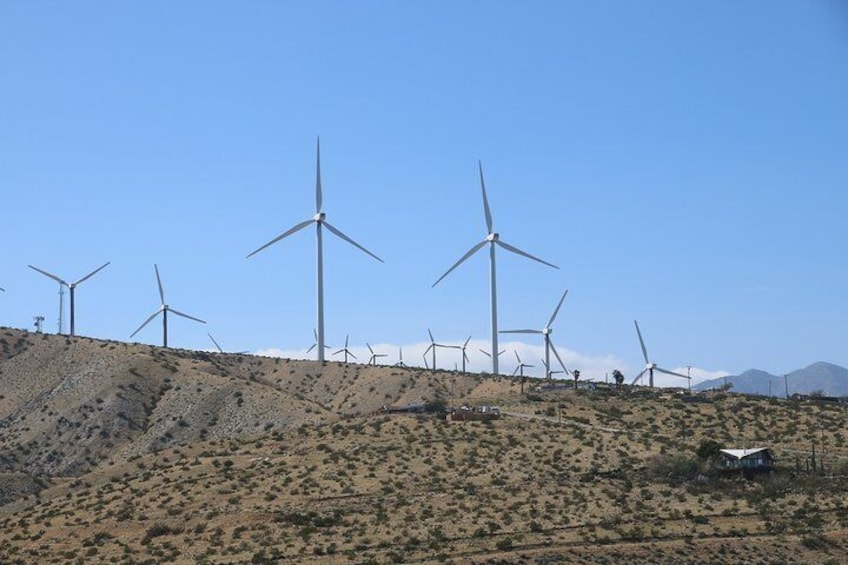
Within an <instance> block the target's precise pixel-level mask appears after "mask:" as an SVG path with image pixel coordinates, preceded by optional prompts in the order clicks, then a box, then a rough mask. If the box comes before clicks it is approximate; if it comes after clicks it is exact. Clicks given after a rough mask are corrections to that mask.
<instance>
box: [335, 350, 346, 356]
mask: <svg viewBox="0 0 848 565" xmlns="http://www.w3.org/2000/svg"><path fill="white" fill-rule="evenodd" d="M339 353H344V349H339V350H338V351H334V352H333V355H338V354H339Z"/></svg>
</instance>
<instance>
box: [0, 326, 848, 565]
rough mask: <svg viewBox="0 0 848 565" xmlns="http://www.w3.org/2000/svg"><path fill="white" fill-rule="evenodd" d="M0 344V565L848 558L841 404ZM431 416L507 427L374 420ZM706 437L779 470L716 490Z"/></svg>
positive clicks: (4, 337)
mask: <svg viewBox="0 0 848 565" xmlns="http://www.w3.org/2000/svg"><path fill="white" fill-rule="evenodd" d="M0 349H2V354H1V355H0V384H2V392H3V397H2V399H0V432H2V442H0V457H2V458H0V464H2V468H0V472H2V474H0V497H2V500H0V502H3V505H2V506H0V526H2V528H1V529H0V562H2V563H47V562H54V563H69V564H70V563H86V564H87V563H125V564H133V563H135V564H137V563H151V564H152V563H185V564H195V563H397V562H407V563H408V562H417V563H427V562H454V563H512V562H522V563H527V562H530V563H598V564H601V563H664V564H672V563H674V564H679V563H691V564H695V563H761V564H766V563H830V564H836V563H844V562H848V538H846V533H848V504H846V503H845V494H846V493H848V480H846V479H845V478H844V477H845V476H846V475H848V443H846V437H845V432H844V430H845V429H846V424H848V410H846V407H845V405H841V404H836V403H827V402H809V401H783V400H777V399H774V398H772V399H767V398H762V399H758V398H752V397H746V396H743V395H736V394H725V393H719V394H716V393H703V394H694V395H689V394H680V393H676V392H672V391H651V390H647V389H645V388H642V387H637V388H631V387H626V386H625V387H622V388H621V389H616V388H610V389H597V390H592V389H589V388H587V389H579V390H574V389H563V388H559V389H557V390H544V389H536V387H535V386H534V385H533V384H528V386H527V388H526V390H527V391H528V394H526V395H521V394H520V386H519V383H518V382H517V381H515V380H512V379H506V378H491V377H481V376H479V375H463V374H459V373H455V372H429V371H422V370H417V369H399V368H394V367H366V366H362V365H352V364H351V365H345V364H340V363H326V364H324V365H320V364H319V363H317V362H309V361H287V360H281V359H270V358H257V357H252V356H247V355H221V354H211V353H205V352H192V351H182V350H170V349H162V348H157V347H150V346H146V345H137V344H123V343H117V342H105V341H97V340H91V339H86V338H72V339H71V338H65V337H64V336H43V335H36V334H29V333H27V332H23V331H19V330H11V329H3V330H0ZM440 400H441V401H446V402H449V403H451V404H455V405H456V404H459V403H469V404H484V403H485V404H499V405H500V407H501V413H502V417H501V418H500V419H498V420H494V421H489V422H477V421H472V422H450V421H447V420H446V419H445V418H444V416H443V415H436V414H382V413H379V412H377V411H378V410H379V408H380V407H381V406H383V405H384V404H392V405H404V404H419V403H427V402H433V401H440ZM375 412H377V413H376V414H375ZM709 442H716V443H717V444H719V445H725V446H730V447H754V446H760V447H769V448H770V449H772V450H773V452H774V455H775V457H776V459H777V461H778V464H779V470H778V471H777V472H776V473H774V474H773V475H771V476H763V477H759V478H755V479H752V480H744V479H741V478H737V477H732V478H720V477H718V476H717V475H715V473H714V472H713V471H711V466H710V464H709V463H708V461H707V460H704V459H701V458H700V457H699V455H698V453H699V452H700V451H701V450H702V449H703V446H704V445H707V444H709ZM814 453H815V455H814Z"/></svg>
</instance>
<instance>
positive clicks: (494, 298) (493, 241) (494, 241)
mask: <svg viewBox="0 0 848 565" xmlns="http://www.w3.org/2000/svg"><path fill="white" fill-rule="evenodd" d="M477 166H478V168H479V169H480V187H481V189H482V190H483V211H484V213H485V215H486V230H487V232H486V238H485V239H483V241H481V242H480V243H478V244H476V245H475V246H474V247H472V248H471V249H469V250H468V252H466V253H465V255H463V256H462V257H461V258H460V259H459V261H457V262H456V263H454V264H453V266H452V267H451V268H450V269H448V270H447V271H445V274H443V275H442V276H441V277H439V279H438V280H437V281H436V282H434V283H433V286H436V285H437V284H439V282H441V280H442V279H443V278H445V277H446V276H448V274H450V272H451V271H453V270H454V269H456V268H457V267H458V266H459V265H461V264H462V263H463V262H465V260H466V259H468V258H469V257H471V256H472V255H474V254H475V253H477V251H479V250H480V249H482V248H483V246H485V245H486V244H487V243H488V244H489V294H490V297H491V302H492V305H491V311H492V351H498V295H497V276H496V269H495V246H496V245H497V246H500V247H502V248H503V249H506V250H507V251H510V252H512V253H515V254H516V255H521V256H523V257H527V258H528V259H532V260H533V261H536V262H539V263H542V264H543V265H547V266H549V267H553V268H554V269H559V267H557V266H556V265H553V264H551V263H548V262H547V261H543V260H541V259H539V258H538V257H534V256H533V255H530V254H529V253H527V252H525V251H522V250H520V249H518V248H517V247H513V246H512V245H510V244H508V243H506V242H505V241H503V240H501V239H500V234H498V233H497V232H495V231H494V227H493V223H492V213H491V211H490V210H489V199H488V197H487V196H486V183H485V181H484V180H483V164H482V163H481V162H480V161H478V162H477ZM498 373H499V371H498V356H497V355H493V356H492V374H495V375H497V374H498Z"/></svg>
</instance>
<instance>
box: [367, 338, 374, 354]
mask: <svg viewBox="0 0 848 565" xmlns="http://www.w3.org/2000/svg"><path fill="white" fill-rule="evenodd" d="M365 345H367V346H368V351H370V352H371V355H376V353H374V350H373V349H371V345H370V344H369V343H368V342H367V341H366V342H365Z"/></svg>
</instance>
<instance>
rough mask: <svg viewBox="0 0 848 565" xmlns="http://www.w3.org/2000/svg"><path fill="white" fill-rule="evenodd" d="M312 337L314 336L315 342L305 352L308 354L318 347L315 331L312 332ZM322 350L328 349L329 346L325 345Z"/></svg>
mask: <svg viewBox="0 0 848 565" xmlns="http://www.w3.org/2000/svg"><path fill="white" fill-rule="evenodd" d="M312 335H313V336H315V342H314V343H313V344H312V345H311V346H310V347H309V349H307V350H306V352H307V353H309V352H310V351H312V350H313V349H315V348H316V347H318V332H316V331H315V330H312ZM324 349H330V346H329V345H325V346H324Z"/></svg>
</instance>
